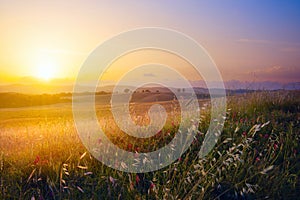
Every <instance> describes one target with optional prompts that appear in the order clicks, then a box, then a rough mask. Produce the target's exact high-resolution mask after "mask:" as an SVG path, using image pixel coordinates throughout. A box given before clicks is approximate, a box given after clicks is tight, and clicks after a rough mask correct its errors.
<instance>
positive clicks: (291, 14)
mask: <svg viewBox="0 0 300 200" xmlns="http://www.w3.org/2000/svg"><path fill="white" fill-rule="evenodd" d="M299 10H300V3H299V2H298V1H260V0H256V1H255V0H253V1H233V0H228V1H196V0H195V1H179V0H164V1H159V0H151V1H133V0H128V1H121V0H120V1H72V2H69V3H67V2H60V1H47V2H46V1H43V2H42V1H3V0H0V30H1V34H0V35H1V37H0V83H1V84H4V83H11V82H16V81H18V80H24V77H35V78H40V79H43V80H45V81H46V80H50V79H57V78H59V79H67V80H74V79H75V77H76V74H77V73H78V70H79V68H80V66H81V64H82V63H83V61H84V60H85V59H86V58H87V56H88V54H89V53H90V52H91V51H92V50H93V49H94V48H96V47H97V45H99V44H100V43H101V42H103V41H104V40H106V39H107V38H109V37H112V36H113V35H116V34H118V33H120V32H123V31H126V30H129V29H133V28H139V27H164V28H169V29H174V30H177V31H180V32H182V33H185V34H187V35H189V36H190V37H192V38H194V39H195V40H196V41H197V42H198V43H200V44H202V45H203V46H204V47H205V48H206V49H207V51H208V52H209V54H210V56H211V57H212V58H213V59H214V61H215V62H216V64H217V66H218V67H219V70H220V72H221V74H222V76H223V79H224V80H239V81H276V82H283V83H287V82H299V81H300V76H299V74H300V59H299V58H300V37H299V35H300V23H299V22H300V21H299V19H300V12H299ZM132 59H134V58H132ZM183 66H184V65H183ZM187 73H189V72H187ZM190 73H192V72H191V71H190ZM110 78H111V79H114V76H113V75H110V76H108V77H106V79H110Z"/></svg>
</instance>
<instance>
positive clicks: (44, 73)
mask: <svg viewBox="0 0 300 200" xmlns="http://www.w3.org/2000/svg"><path fill="white" fill-rule="evenodd" d="M36 76H37V77H38V78H40V79H43V80H46V81H49V80H50V79H52V78H54V66H52V65H51V64H48V63H45V64H42V65H40V66H39V67H38V72H37V75H36Z"/></svg>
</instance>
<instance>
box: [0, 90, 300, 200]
mask: <svg viewBox="0 0 300 200" xmlns="http://www.w3.org/2000/svg"><path fill="white" fill-rule="evenodd" d="M299 97H300V93H299V91H293V92H292V91H290V92H287V91H279V92H255V93H251V94H244V95H236V96H232V97H229V98H228V106H227V109H228V110H227V118H226V122H225V127H224V129H223V132H222V135H221V137H220V139H219V141H218V143H217V145H216V146H215V148H214V149H213V150H212V151H211V152H210V153H209V155H208V156H207V157H205V158H203V159H199V158H198V157H197V153H198V151H199V150H200V147H201V144H202V141H203V139H204V135H205V132H206V130H207V128H208V125H209V121H210V115H209V111H210V106H209V103H208V104H206V102H200V105H201V107H203V112H202V115H201V119H200V125H199V131H198V132H197V136H196V137H195V139H194V141H193V144H192V145H191V146H190V147H189V149H188V150H187V152H185V153H184V154H183V155H182V157H181V158H179V159H178V160H177V161H176V162H174V163H173V164H171V165H169V166H168V167H165V168H163V169H161V170H159V171H155V172H151V173H145V174H131V173H125V172H120V171H116V170H113V169H111V168H108V167H106V166H105V165H103V164H102V163H100V162H99V161H97V160H96V159H95V158H93V157H92V156H91V155H90V154H89V153H88V152H87V150H86V149H85V147H84V146H83V145H82V144H81V142H80V140H79V137H78V135H77V133H76V129H75V126H74V122H73V119H72V110H71V104H70V103H60V104H54V105H45V106H37V107H24V108H2V109H0V199H296V198H298V195H300V183H299V175H300V159H299V158H300V155H299V153H300V145H299V142H300V134H299V131H300V104H299V103H300V100H299V99H300V98H299ZM149 105H150V103H144V104H141V105H138V106H133V107H132V110H133V113H134V116H132V118H133V120H134V121H135V122H136V123H137V124H147V123H148V121H147V120H148V118H147V116H146V114H145V111H146V110H147V108H148V107H149ZM163 105H164V106H165V107H166V110H167V111H168V113H169V116H170V117H169V118H168V120H167V124H166V125H165V127H164V129H163V130H162V131H161V132H159V133H158V134H157V135H156V136H154V137H153V138H151V139H149V140H147V141H146V140H143V141H141V140H138V139H134V138H132V137H128V136H126V135H124V134H122V133H121V131H120V130H118V129H117V128H116V126H115V124H114V122H113V118H112V116H111V114H110V111H109V109H108V107H107V106H105V105H98V106H97V113H98V115H99V122H100V124H101V126H102V127H103V129H104V130H105V133H106V134H107V135H108V136H109V138H110V139H111V140H112V141H113V142H114V143H115V144H117V145H118V146H120V147H122V148H123V149H126V150H128V151H133V152H147V151H151V150H153V149H157V148H159V147H161V146H163V145H164V144H166V143H167V142H168V141H170V140H171V139H172V137H173V136H174V134H175V132H176V130H177V129H178V114H179V111H178V109H179V108H178V104H177V103H176V102H173V101H170V102H165V103H163ZM103 117H105V119H104V118H103Z"/></svg>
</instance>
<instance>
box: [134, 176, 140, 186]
mask: <svg viewBox="0 0 300 200" xmlns="http://www.w3.org/2000/svg"><path fill="white" fill-rule="evenodd" d="M140 180H141V179H140V177H139V176H138V175H136V176H135V183H136V184H137V185H138V184H139V182H140Z"/></svg>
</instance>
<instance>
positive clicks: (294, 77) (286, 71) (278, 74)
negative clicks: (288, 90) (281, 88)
mask: <svg viewBox="0 0 300 200" xmlns="http://www.w3.org/2000/svg"><path fill="white" fill-rule="evenodd" d="M299 74H300V67H285V66H279V65H274V66H270V67H265V68H260V69H256V70H253V71H248V72H247V73H246V75H254V76H255V77H256V78H257V79H258V80H259V81H279V82H290V81H297V82H298V81H300V78H299Z"/></svg>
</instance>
